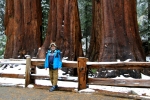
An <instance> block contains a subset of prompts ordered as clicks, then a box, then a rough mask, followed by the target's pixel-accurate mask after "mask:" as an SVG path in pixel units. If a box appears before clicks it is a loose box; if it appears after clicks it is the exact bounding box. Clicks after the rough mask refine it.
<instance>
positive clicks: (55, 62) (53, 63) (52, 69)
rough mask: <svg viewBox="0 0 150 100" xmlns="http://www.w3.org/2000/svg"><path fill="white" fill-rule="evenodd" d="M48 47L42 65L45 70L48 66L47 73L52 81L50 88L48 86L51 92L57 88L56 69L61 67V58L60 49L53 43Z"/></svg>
mask: <svg viewBox="0 0 150 100" xmlns="http://www.w3.org/2000/svg"><path fill="white" fill-rule="evenodd" d="M49 48H50V49H49V50H48V51H47V54H46V58H45V63H44V67H45V69H46V70H47V68H49V75H50V80H51V83H52V88H50V90H49V91H50V92H52V91H54V90H56V89H57V88H58V85H57V81H58V69H60V68H61V67H62V60H61V53H60V50H57V49H56V48H57V46H56V44H55V43H51V44H50V47H49Z"/></svg>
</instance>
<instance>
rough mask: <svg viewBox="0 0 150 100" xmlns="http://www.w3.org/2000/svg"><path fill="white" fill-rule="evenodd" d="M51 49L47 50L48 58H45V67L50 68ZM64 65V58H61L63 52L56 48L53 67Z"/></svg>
mask: <svg viewBox="0 0 150 100" xmlns="http://www.w3.org/2000/svg"><path fill="white" fill-rule="evenodd" d="M50 52H51V50H48V51H47V54H46V58H45V63H44V67H45V68H49V66H50V65H49V56H50ZM61 67H62V60H61V54H60V50H55V51H54V59H53V69H58V68H61Z"/></svg>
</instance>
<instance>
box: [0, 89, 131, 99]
mask: <svg viewBox="0 0 150 100" xmlns="http://www.w3.org/2000/svg"><path fill="white" fill-rule="evenodd" d="M0 100H133V99H127V98H118V97H111V96H104V95H99V94H85V93H82V94H80V93H74V92H65V91H54V92H49V91H48V90H47V89H33V88H32V89H30V88H18V87H0Z"/></svg>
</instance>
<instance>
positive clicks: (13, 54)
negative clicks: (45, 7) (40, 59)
mask: <svg viewBox="0 0 150 100" xmlns="http://www.w3.org/2000/svg"><path fill="white" fill-rule="evenodd" d="M40 3H41V0H6V13H5V34H6V36H7V43H6V48H5V54H4V58H18V57H19V56H18V55H20V57H19V58H23V57H24V55H25V54H29V55H31V56H32V57H33V56H36V53H35V52H36V51H37V50H38V48H39V47H40V46H41V32H40V26H41V23H42V21H41V20H42V16H41V13H42V11H41V4H40ZM33 53H35V54H33Z"/></svg>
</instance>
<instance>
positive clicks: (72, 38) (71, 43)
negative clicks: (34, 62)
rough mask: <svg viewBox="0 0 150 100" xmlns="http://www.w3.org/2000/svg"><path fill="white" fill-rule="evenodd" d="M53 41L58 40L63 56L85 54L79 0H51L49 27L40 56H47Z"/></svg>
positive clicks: (70, 58) (75, 56)
mask: <svg viewBox="0 0 150 100" xmlns="http://www.w3.org/2000/svg"><path fill="white" fill-rule="evenodd" d="M51 42H56V44H57V46H58V47H59V49H60V50H61V51H62V56H63V57H68V59H69V60H77V58H78V57H79V56H83V51H82V44H81V29H80V20H79V13H78V5H77V0H51V1H50V11H49V20H48V29H47V34H46V38H45V41H44V44H43V45H42V47H41V50H40V51H39V54H38V57H39V58H45V52H46V51H47V49H48V47H49V45H50V43H51Z"/></svg>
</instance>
